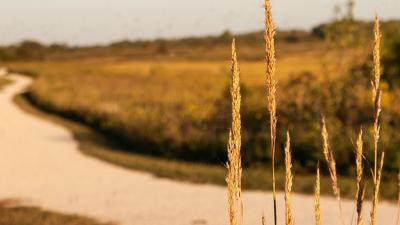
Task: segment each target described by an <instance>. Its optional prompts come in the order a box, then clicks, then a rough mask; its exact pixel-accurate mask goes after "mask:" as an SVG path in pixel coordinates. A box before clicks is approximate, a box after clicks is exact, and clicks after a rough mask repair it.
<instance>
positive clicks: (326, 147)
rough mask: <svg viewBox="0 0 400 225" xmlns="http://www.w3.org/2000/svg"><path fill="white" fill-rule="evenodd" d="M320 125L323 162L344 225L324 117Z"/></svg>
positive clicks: (334, 163) (334, 162) (332, 156)
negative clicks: (326, 167) (325, 165)
mask: <svg viewBox="0 0 400 225" xmlns="http://www.w3.org/2000/svg"><path fill="white" fill-rule="evenodd" d="M321 123H322V129H321V135H322V146H323V153H324V157H325V160H326V162H327V164H328V170H329V174H330V177H331V180H332V189H333V194H334V195H335V197H336V199H337V201H338V204H339V210H340V218H341V220H342V224H344V219H343V212H342V203H341V197H340V189H339V185H338V177H337V172H336V161H335V157H334V155H333V152H332V149H331V147H330V144H329V133H328V130H327V128H326V122H325V117H322V120H321Z"/></svg>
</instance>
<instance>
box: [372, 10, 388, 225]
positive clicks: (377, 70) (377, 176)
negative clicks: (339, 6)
mask: <svg viewBox="0 0 400 225" xmlns="http://www.w3.org/2000/svg"><path fill="white" fill-rule="evenodd" d="M380 48H381V32H380V22H379V18H378V16H376V17H375V26H374V52H373V57H374V77H373V79H372V82H371V83H372V94H373V98H374V99H373V101H374V106H375V112H374V174H373V175H374V196H373V198H372V209H371V214H370V225H375V224H376V210H377V207H378V202H379V189H380V183H381V178H382V170H383V163H384V158H385V152H384V151H382V155H381V160H380V166H379V170H378V168H377V164H378V142H379V137H380V124H379V116H380V113H381V93H382V92H381V90H380V87H379V83H380V78H381V64H380Z"/></svg>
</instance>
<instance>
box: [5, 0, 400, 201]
mask: <svg viewBox="0 0 400 225" xmlns="http://www.w3.org/2000/svg"><path fill="white" fill-rule="evenodd" d="M272 4H273V12H274V18H275V24H276V28H277V34H276V52H277V60H278V65H277V78H278V80H279V84H278V147H279V151H278V155H277V157H278V158H277V160H278V163H277V165H281V164H282V162H283V151H281V150H282V149H283V144H284V140H285V138H284V137H285V133H286V130H289V131H290V132H291V135H292V147H293V158H294V170H295V172H296V176H295V179H298V180H300V179H302V181H303V182H300V183H298V184H297V185H295V187H294V189H295V191H298V192H306V193H311V192H313V179H314V172H315V168H316V164H317V162H318V161H322V160H323V154H322V145H321V137H320V115H321V114H322V113H323V114H325V115H326V117H327V121H328V129H329V131H330V133H331V142H332V149H333V151H334V152H335V155H336V157H337V166H338V172H339V173H340V174H341V176H342V178H343V181H342V192H343V195H345V196H353V195H354V189H355V186H354V184H353V183H352V182H353V179H352V178H351V177H353V176H354V175H355V168H354V161H355V159H354V149H355V148H354V145H355V144H354V143H355V140H356V135H357V134H358V132H359V130H360V128H361V127H362V128H363V130H364V132H365V140H364V141H365V142H366V144H365V149H366V150H365V152H366V157H367V159H368V160H369V161H370V162H372V159H373V146H372V145H373V143H372V128H373V124H372V121H373V113H372V112H373V104H372V101H371V87H370V78H371V71H372V67H371V63H372V56H371V52H372V40H373V33H372V30H373V29H372V28H373V19H374V15H375V13H377V14H378V15H379V17H380V18H381V19H382V32H383V46H382V64H383V75H382V79H383V81H382V89H383V91H384V94H383V102H382V104H383V112H384V113H383V114H382V131H381V133H382V137H381V147H382V149H385V150H386V151H387V158H386V159H387V160H386V162H385V174H384V181H383V185H384V190H385V191H384V192H383V193H382V195H383V196H384V197H385V198H387V199H394V198H396V196H397V181H396V174H397V171H398V168H399V156H400V155H399V154H400V153H399V151H398V148H399V146H400V135H399V131H400V86H399V85H400V13H399V9H400V1H398V0H368V1H367V0H343V1H321V0H308V1H292V0H279V1H278V0H272ZM0 15H2V19H1V20H0V33H1V35H0V44H1V47H0V60H1V65H2V66H5V67H7V68H9V70H10V71H12V72H18V73H21V74H24V75H28V76H31V77H34V78H35V79H34V82H33V83H32V85H31V86H30V87H29V88H28V90H27V92H26V93H25V94H24V95H23V96H22V97H21V98H22V101H23V102H25V103H24V104H29V105H31V106H32V107H34V108H36V109H40V110H41V111H43V112H46V113H50V115H53V116H54V115H57V116H58V117H60V118H63V119H66V120H67V121H75V122H78V123H79V124H80V125H84V127H86V128H87V127H89V128H90V129H89V130H87V129H84V130H82V129H80V128H76V127H74V126H72V127H70V129H72V131H73V133H74V137H75V139H76V140H78V141H79V142H80V143H81V145H80V150H81V151H82V152H84V153H85V154H88V155H91V156H93V157H97V158H100V159H102V160H105V161H108V162H111V163H113V164H116V165H119V166H123V167H126V168H130V169H135V170H138V169H139V170H144V171H149V172H152V173H153V174H156V175H158V176H163V177H169V178H174V179H178V180H187V181H192V182H201V183H204V182H206V183H216V184H224V182H225V181H224V176H225V170H224V168H223V166H222V165H223V164H224V163H225V161H226V141H227V137H228V128H229V126H230V125H229V124H230V110H231V108H230V95H229V89H228V88H229V78H230V43H231V41H232V38H233V37H236V39H237V45H238V55H239V60H240V66H241V72H242V74H241V76H242V77H241V78H242V96H243V107H242V117H243V118H242V119H243V120H242V123H243V163H244V166H245V172H244V173H245V176H244V186H245V188H252V189H269V188H270V185H269V183H270V176H269V173H268V172H265V171H267V170H266V169H268V168H269V165H270V159H271V156H270V152H269V151H268V150H267V149H268V148H269V138H268V137H269V133H268V119H267V118H268V114H267V107H266V78H265V75H264V70H265V69H264V61H263V59H264V54H265V53H264V41H263V18H264V15H263V2H262V1H259V0H247V1H243V0H219V1H215V0H203V1H194V0H170V1H148V0H135V1H130V0H119V1H108V0H86V1H80V0H69V1H63V0H42V1H40V2H39V1H25V0H2V3H1V7H0ZM46 115H47V114H46ZM71 163H72V164H73V162H71ZM321 166H323V167H325V165H322V164H321ZM369 168H370V167H369V165H367V166H366V170H369ZM279 170H280V171H279V172H282V170H283V167H282V168H279ZM324 171H327V170H326V169H325V170H324ZM324 174H325V175H327V174H328V173H327V172H324ZM323 180H324V182H325V183H326V185H323V187H322V188H323V192H324V193H328V192H330V186H329V183H328V182H329V180H328V178H327V177H324V178H323ZM304 181H305V182H304ZM369 182H371V181H369ZM283 185H284V183H283V182H279V184H278V186H279V188H282V187H283ZM371 191H372V189H367V194H368V193H371Z"/></svg>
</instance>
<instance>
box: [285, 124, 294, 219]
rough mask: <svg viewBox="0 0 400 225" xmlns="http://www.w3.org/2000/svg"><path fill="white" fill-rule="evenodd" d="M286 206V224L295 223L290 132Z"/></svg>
mask: <svg viewBox="0 0 400 225" xmlns="http://www.w3.org/2000/svg"><path fill="white" fill-rule="evenodd" d="M285 168H286V169H285V175H286V176H285V177H286V180H285V208H286V213H285V214H286V217H285V218H286V220H285V221H286V225H293V215H292V197H291V194H292V185H293V174H292V156H291V152H290V135H289V132H287V134H286V146H285Z"/></svg>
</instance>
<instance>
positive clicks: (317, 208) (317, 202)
mask: <svg viewBox="0 0 400 225" xmlns="http://www.w3.org/2000/svg"><path fill="white" fill-rule="evenodd" d="M314 214H315V225H321V178H320V174H319V163H318V167H317V176H316V179H315V192H314Z"/></svg>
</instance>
